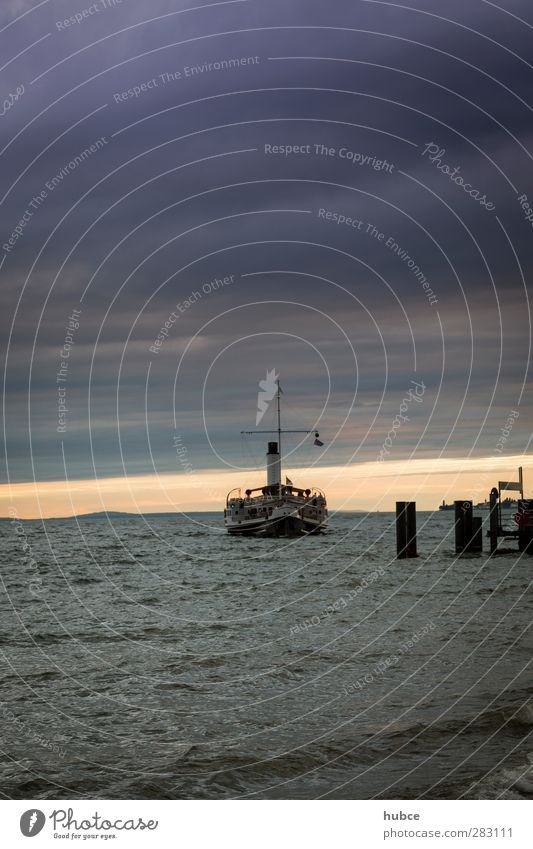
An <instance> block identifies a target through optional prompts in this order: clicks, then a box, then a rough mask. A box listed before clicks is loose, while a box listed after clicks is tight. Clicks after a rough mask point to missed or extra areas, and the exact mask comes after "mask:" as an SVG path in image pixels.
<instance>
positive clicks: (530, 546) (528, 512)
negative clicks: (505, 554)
mask: <svg viewBox="0 0 533 849" xmlns="http://www.w3.org/2000/svg"><path fill="white" fill-rule="evenodd" d="M515 518H516V519H517V521H518V550H519V551H525V552H526V554H533V501H531V500H525V499H523V498H521V499H520V501H519V502H518V513H516V514H515Z"/></svg>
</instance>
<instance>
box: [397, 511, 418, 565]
mask: <svg viewBox="0 0 533 849" xmlns="http://www.w3.org/2000/svg"><path fill="white" fill-rule="evenodd" d="M396 557H397V559H398V560H403V559H404V558H406V557H418V553H417V550H416V502H415V501H397V502H396Z"/></svg>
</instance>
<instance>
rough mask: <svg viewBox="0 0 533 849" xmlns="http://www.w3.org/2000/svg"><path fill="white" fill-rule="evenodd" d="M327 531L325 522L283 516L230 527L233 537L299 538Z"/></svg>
mask: <svg viewBox="0 0 533 849" xmlns="http://www.w3.org/2000/svg"><path fill="white" fill-rule="evenodd" d="M325 530H326V523H325V522H316V521H313V520H306V519H302V518H301V517H300V516H281V517H279V518H272V519H267V520H265V521H260V522H255V523H250V524H248V523H246V522H242V523H241V524H240V525H228V526H227V531H228V533H229V534H231V535H232V536H262V537H299V536H306V535H308V534H320V533H323V531H325Z"/></svg>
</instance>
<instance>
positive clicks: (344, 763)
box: [0, 512, 533, 799]
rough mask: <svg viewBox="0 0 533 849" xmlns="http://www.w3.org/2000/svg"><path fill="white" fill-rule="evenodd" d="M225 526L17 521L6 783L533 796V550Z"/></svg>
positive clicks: (440, 526)
mask: <svg viewBox="0 0 533 849" xmlns="http://www.w3.org/2000/svg"><path fill="white" fill-rule="evenodd" d="M221 522H222V519H221V516H219V515H215V514H204V515H198V514H196V515H193V516H191V517H183V516H177V517H174V516H172V517H157V518H152V517H145V518H142V517H140V518H135V519H110V520H107V519H105V518H104V519H93V520H89V519H83V520H79V521H78V522H77V521H76V520H53V521H52V520H49V521H47V522H44V523H42V522H38V521H28V522H21V523H18V524H16V523H14V522H11V521H5V522H2V523H0V535H1V537H2V540H1V544H2V550H3V551H4V553H5V556H4V565H3V568H2V594H1V611H0V612H1V619H0V626H1V630H0V649H1V652H2V654H1V658H2V666H1V683H2V688H1V694H2V695H1V704H0V716H1V718H2V731H3V734H2V738H3V743H2V755H1V764H0V790H1V791H2V794H3V796H4V797H14V798H54V799H61V798H115V799H117V798H161V799H173V798H291V799H292V798H297V799H304V798H305V799H309V798H318V797H324V798H337V799H349V798H355V799H363V798H374V797H378V798H405V799H410V798H418V797H423V798H459V797H461V798H462V797H465V798H496V797H503V798H523V797H524V796H527V795H528V788H529V787H531V788H532V789H533V783H532V784H531V785H530V784H528V783H527V782H528V781H529V780H531V779H530V777H529V776H528V770H529V769H530V753H532V752H533V743H532V741H531V739H530V734H531V731H532V729H533V708H532V705H533V701H532V697H533V681H532V676H531V659H532V656H533V651H532V648H533V640H532V629H531V589H530V586H531V583H530V581H531V573H532V567H533V559H532V558H531V557H528V556H527V555H523V556H519V555H518V552H510V553H508V554H498V555H497V556H493V557H490V556H489V554H488V553H485V554H483V555H471V556H467V557H462V558H456V557H455V556H454V554H453V512H449V513H447V512H444V513H437V514H430V513H419V515H418V536H419V544H418V547H419V552H420V556H419V557H418V558H417V559H413V560H403V561H396V560H395V559H394V552H395V547H394V546H395V538H394V527H393V515H392V514H390V513H380V514H353V513H352V514H346V513H345V514H341V515H333V516H332V517H331V522H330V530H329V531H328V533H327V534H324V535H322V536H319V537H307V538H302V539H298V540H274V539H271V540H269V539H253V538H243V539H238V538H234V537H229V536H228V535H227V534H226V533H225V532H224V531H223V529H222V526H221ZM485 548H488V546H487V543H486V541H485ZM532 763H533V760H532Z"/></svg>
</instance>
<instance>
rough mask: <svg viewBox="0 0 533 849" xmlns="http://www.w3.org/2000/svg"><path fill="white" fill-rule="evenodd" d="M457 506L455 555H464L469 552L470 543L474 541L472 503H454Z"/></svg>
mask: <svg viewBox="0 0 533 849" xmlns="http://www.w3.org/2000/svg"><path fill="white" fill-rule="evenodd" d="M454 505H455V553H456V554H464V553H465V552H466V551H468V543H469V542H470V540H471V539H472V512H473V509H472V502H471V501H454Z"/></svg>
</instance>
